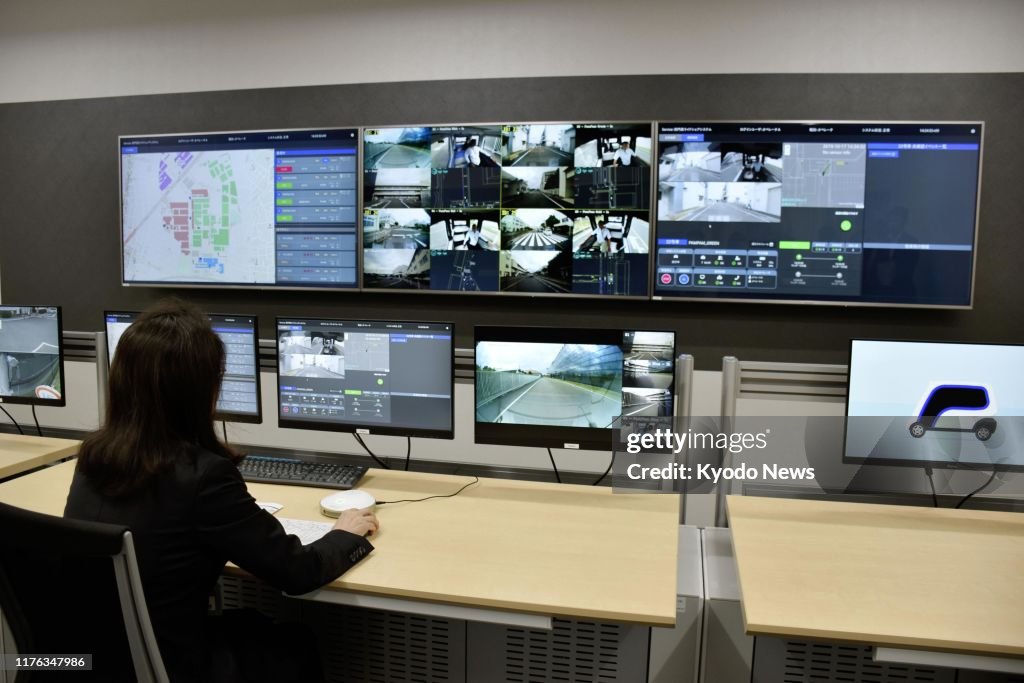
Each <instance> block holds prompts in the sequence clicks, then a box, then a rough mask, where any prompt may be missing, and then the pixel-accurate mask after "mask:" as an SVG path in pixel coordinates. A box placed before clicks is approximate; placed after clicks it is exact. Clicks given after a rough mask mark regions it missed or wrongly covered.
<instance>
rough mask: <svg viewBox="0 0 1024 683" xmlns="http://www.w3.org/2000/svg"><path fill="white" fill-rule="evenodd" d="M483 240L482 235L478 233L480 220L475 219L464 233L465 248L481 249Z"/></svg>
mask: <svg viewBox="0 0 1024 683" xmlns="http://www.w3.org/2000/svg"><path fill="white" fill-rule="evenodd" d="M483 241H484V239H483V236H482V235H481V234H480V222H479V221H477V222H476V223H473V224H471V225H470V226H469V232H467V233H466V248H467V249H483V248H484V245H483V244H482V242H483Z"/></svg>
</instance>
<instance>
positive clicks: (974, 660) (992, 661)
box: [873, 647, 1024, 674]
mask: <svg viewBox="0 0 1024 683" xmlns="http://www.w3.org/2000/svg"><path fill="white" fill-rule="evenodd" d="M873 659H874V660H875V661H876V662H884V663H886V664H911V665H913V666H939V667H946V668H949V669H968V670H971V671H992V672H995V673H1003V674H1024V659H1019V658H1012V657H990V656H986V655H969V654H959V653H956V652H934V651H930V650H904V649H900V648H895V647H876V648H875V649H874V653H873Z"/></svg>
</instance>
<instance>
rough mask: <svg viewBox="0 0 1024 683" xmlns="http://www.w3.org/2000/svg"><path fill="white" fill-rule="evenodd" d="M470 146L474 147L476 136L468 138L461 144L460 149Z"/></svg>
mask: <svg viewBox="0 0 1024 683" xmlns="http://www.w3.org/2000/svg"><path fill="white" fill-rule="evenodd" d="M470 147H476V138H470V139H468V140H466V141H465V142H464V143H463V144H462V149H469V148H470Z"/></svg>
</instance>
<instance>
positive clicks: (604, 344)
mask: <svg viewBox="0 0 1024 683" xmlns="http://www.w3.org/2000/svg"><path fill="white" fill-rule="evenodd" d="M475 348H476V360H475V366H476V376H475V383H476V391H475V393H476V442H477V443H490V444H507V445H513V446H539V447H550V448H563V447H564V448H586V449H595V450H611V445H612V436H613V434H612V430H613V429H614V427H615V425H616V420H617V419H618V418H620V417H665V416H671V415H673V410H674V407H673V401H674V389H675V387H674V384H675V333H674V332H656V331H638V330H626V331H623V330H584V329H563V328H541V327H477V328H476V346H475Z"/></svg>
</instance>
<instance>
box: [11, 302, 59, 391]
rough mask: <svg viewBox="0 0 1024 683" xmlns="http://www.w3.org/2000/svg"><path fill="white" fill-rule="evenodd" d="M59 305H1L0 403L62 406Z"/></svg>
mask: <svg viewBox="0 0 1024 683" xmlns="http://www.w3.org/2000/svg"><path fill="white" fill-rule="evenodd" d="M62 334H63V327H62V326H61V311H60V307H59V306H0V403H23V404H29V405H38V406H63V405H64V404H65V397H64V394H65V392H64V342H63V337H62Z"/></svg>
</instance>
